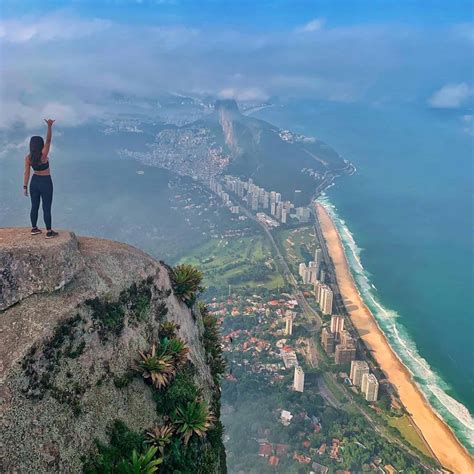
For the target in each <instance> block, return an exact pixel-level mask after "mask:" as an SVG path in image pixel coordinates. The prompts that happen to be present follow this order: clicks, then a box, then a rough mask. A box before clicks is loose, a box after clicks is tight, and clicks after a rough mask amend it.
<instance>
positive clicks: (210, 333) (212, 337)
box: [199, 302, 227, 384]
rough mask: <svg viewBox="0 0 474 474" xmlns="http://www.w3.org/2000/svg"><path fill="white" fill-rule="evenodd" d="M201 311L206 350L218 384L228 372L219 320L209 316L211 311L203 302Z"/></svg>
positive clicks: (200, 306)
mask: <svg viewBox="0 0 474 474" xmlns="http://www.w3.org/2000/svg"><path fill="white" fill-rule="evenodd" d="M199 310H200V312H201V315H202V321H203V324H204V341H203V343H204V349H205V351H206V354H207V356H208V364H209V366H210V369H211V374H212V378H213V379H214V382H215V383H216V384H217V383H218V382H219V379H220V377H221V376H222V375H223V374H224V373H225V372H226V370H227V362H226V360H225V359H224V356H223V351H222V345H221V337H220V334H219V327H218V324H217V319H216V318H215V317H214V316H212V315H211V314H209V310H208V309H207V306H206V305H205V304H204V303H203V302H200V303H199Z"/></svg>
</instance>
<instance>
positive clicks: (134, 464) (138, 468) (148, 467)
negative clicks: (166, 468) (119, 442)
mask: <svg viewBox="0 0 474 474" xmlns="http://www.w3.org/2000/svg"><path fill="white" fill-rule="evenodd" d="M157 451H158V448H157V447H155V446H152V447H150V448H149V449H148V450H147V451H146V452H145V453H143V454H138V453H137V451H136V450H135V449H134V450H133V453H132V458H131V460H130V462H126V461H124V462H123V463H122V464H121V465H120V466H119V472H120V473H122V474H153V473H154V472H156V471H157V470H158V466H159V465H160V464H161V463H162V462H163V459H161V458H156V457H155V455H156V452H157Z"/></svg>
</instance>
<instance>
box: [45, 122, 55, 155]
mask: <svg viewBox="0 0 474 474" xmlns="http://www.w3.org/2000/svg"><path fill="white" fill-rule="evenodd" d="M44 121H45V122H46V123H47V124H48V132H47V133H46V142H45V144H44V147H43V156H48V153H49V147H50V146H51V138H52V137H53V123H54V122H56V120H51V119H44Z"/></svg>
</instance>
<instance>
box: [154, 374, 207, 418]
mask: <svg viewBox="0 0 474 474" xmlns="http://www.w3.org/2000/svg"><path fill="white" fill-rule="evenodd" d="M200 395H201V393H200V391H199V388H198V387H197V386H196V384H195V383H194V379H193V373H192V371H191V370H190V369H189V368H188V367H187V368H186V369H184V370H181V371H180V372H178V373H177V374H176V378H175V379H174V380H173V381H172V382H171V384H170V385H169V386H168V388H167V389H166V390H165V391H162V392H160V393H155V394H154V398H155V401H156V409H157V411H158V413H159V414H161V415H169V414H170V413H173V411H174V410H175V408H176V407H178V406H180V405H186V404H187V403H188V402H192V401H194V400H196V399H197V398H198V397H199V396H200Z"/></svg>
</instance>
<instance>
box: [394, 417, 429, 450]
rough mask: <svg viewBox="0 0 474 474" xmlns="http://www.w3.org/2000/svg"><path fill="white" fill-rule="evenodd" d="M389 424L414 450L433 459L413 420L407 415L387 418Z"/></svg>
mask: <svg viewBox="0 0 474 474" xmlns="http://www.w3.org/2000/svg"><path fill="white" fill-rule="evenodd" d="M387 422H388V424H389V425H390V426H393V427H394V428H396V429H397V430H398V431H399V432H400V434H401V435H402V437H403V438H404V439H405V440H406V441H407V442H408V443H410V444H411V445H412V446H413V447H414V448H416V449H417V450H418V451H420V452H421V453H423V454H424V455H425V456H427V457H429V458H431V457H432V454H431V451H430V450H429V449H428V447H427V446H426V444H425V442H424V440H423V439H422V438H421V436H420V434H419V433H418V431H417V429H416V427H415V426H414V424H413V422H412V420H411V418H410V417H409V416H407V415H403V416H399V417H392V416H389V417H387Z"/></svg>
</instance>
